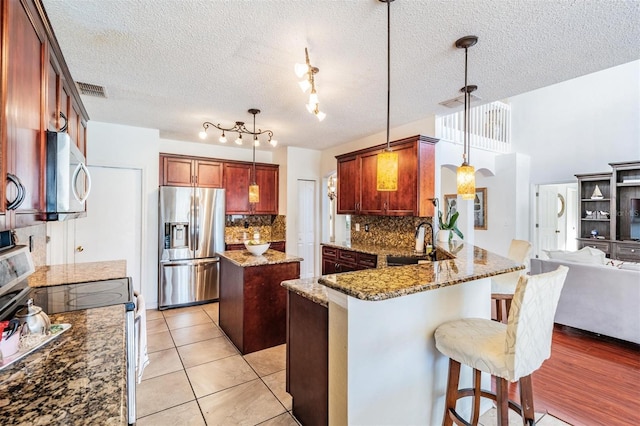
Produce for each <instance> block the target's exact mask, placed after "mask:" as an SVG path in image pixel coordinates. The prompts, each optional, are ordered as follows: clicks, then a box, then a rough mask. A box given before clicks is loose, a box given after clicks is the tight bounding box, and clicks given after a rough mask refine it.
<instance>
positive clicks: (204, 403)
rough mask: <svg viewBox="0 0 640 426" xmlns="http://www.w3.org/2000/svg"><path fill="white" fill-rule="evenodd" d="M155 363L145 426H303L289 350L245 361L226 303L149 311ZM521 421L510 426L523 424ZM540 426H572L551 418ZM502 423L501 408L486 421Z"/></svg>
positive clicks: (145, 400)
mask: <svg viewBox="0 0 640 426" xmlns="http://www.w3.org/2000/svg"><path fill="white" fill-rule="evenodd" d="M147 340H148V342H147V345H148V352H149V358H150V363H149V366H148V367H147V368H146V369H145V370H144V376H143V380H142V383H140V384H139V385H138V386H137V389H136V398H137V415H138V420H137V425H138V426H146V425H152V426H161V425H170V426H176V425H181V426H182V425H258V424H259V425H264V426H297V425H298V423H297V421H296V420H295V418H294V417H293V416H292V414H291V396H290V395H289V394H288V393H287V392H286V391H285V368H286V352H285V345H280V346H276V347H274V348H269V349H265V350H263V351H259V352H254V353H251V354H248V355H244V356H242V355H240V353H239V352H238V350H237V349H236V348H235V346H234V345H233V344H232V343H231V342H230V341H229V340H228V339H227V337H226V335H225V334H224V333H223V332H222V330H221V329H220V328H219V327H218V304H217V303H211V304H207V305H200V306H192V307H188V308H178V309H170V310H166V311H157V310H148V311H147ZM510 416H515V418H514V419H513V420H511V421H510V423H512V424H519V423H520V422H521V420H520V418H519V417H518V416H517V415H516V414H515V413H512V412H510ZM536 420H537V421H536V423H537V424H538V425H540V426H558V425H566V423H564V422H561V421H559V420H558V419H555V418H554V417H552V416H550V415H542V414H541V415H540V416H539V417H538V418H537V419H536ZM480 424H481V425H482V426H490V425H495V424H496V418H495V409H494V410H491V411H489V412H487V413H486V414H485V415H483V416H482V417H481V418H480Z"/></svg>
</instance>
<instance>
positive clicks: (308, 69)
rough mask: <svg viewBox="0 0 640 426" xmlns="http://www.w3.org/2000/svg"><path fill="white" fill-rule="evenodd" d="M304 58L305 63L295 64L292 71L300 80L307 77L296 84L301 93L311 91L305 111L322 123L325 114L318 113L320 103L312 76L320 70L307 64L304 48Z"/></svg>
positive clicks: (307, 52) (306, 53)
mask: <svg viewBox="0 0 640 426" xmlns="http://www.w3.org/2000/svg"><path fill="white" fill-rule="evenodd" d="M304 56H305V58H306V63H304V64H296V65H295V67H294V71H295V73H296V75H297V76H298V77H300V78H302V77H303V76H304V75H305V74H306V75H307V78H306V80H302V81H301V82H299V83H298V84H299V85H300V88H301V89H302V92H303V93H304V92H306V91H307V90H309V89H311V93H310V94H309V103H308V104H307V105H306V106H307V111H309V112H310V113H311V114H314V115H315V116H316V117H317V118H318V121H322V120H324V119H325V117H326V116H327V114H325V113H324V112H322V111H320V103H319V101H318V94H317V93H316V83H315V78H314V75H316V74H317V73H319V72H320V69H319V68H318V67H314V66H312V65H311V64H310V63H309V51H308V50H307V48H306V47H305V48H304Z"/></svg>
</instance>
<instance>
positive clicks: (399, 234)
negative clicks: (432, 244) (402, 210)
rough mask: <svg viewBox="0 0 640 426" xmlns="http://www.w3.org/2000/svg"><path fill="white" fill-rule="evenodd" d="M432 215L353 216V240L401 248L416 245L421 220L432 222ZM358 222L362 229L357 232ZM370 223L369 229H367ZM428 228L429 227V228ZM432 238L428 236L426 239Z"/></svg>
mask: <svg viewBox="0 0 640 426" xmlns="http://www.w3.org/2000/svg"><path fill="white" fill-rule="evenodd" d="M431 219H432V218H430V217H413V216H407V217H389V216H360V215H353V216H351V242H352V243H357V244H373V245H381V246H396V247H399V248H413V247H415V243H416V239H415V232H416V227H417V226H418V225H419V224H420V223H421V222H430V223H432V221H431ZM356 224H360V231H358V232H356ZM365 225H369V231H368V232H366V231H365ZM427 230H428V228H427ZM428 234H429V233H428V232H427V235H428ZM429 239H430V237H429V236H427V238H426V241H427V242H428V241H429Z"/></svg>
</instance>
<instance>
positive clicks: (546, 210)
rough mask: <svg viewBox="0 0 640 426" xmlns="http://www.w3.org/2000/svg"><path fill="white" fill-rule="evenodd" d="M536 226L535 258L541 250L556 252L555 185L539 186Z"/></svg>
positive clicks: (556, 214) (556, 195) (558, 233)
mask: <svg viewBox="0 0 640 426" xmlns="http://www.w3.org/2000/svg"><path fill="white" fill-rule="evenodd" d="M537 194H538V196H537V203H536V204H537V208H536V216H537V218H536V224H537V228H536V229H537V234H538V238H537V240H538V244H537V247H536V256H537V257H540V256H541V254H542V250H557V249H558V236H559V235H560V230H559V229H558V188H557V187H556V186H555V185H539V186H538V191H537Z"/></svg>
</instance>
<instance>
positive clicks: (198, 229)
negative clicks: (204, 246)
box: [194, 197, 200, 252]
mask: <svg viewBox="0 0 640 426" xmlns="http://www.w3.org/2000/svg"><path fill="white" fill-rule="evenodd" d="M195 207H196V226H195V228H196V229H195V234H196V236H195V238H194V240H195V243H194V244H195V251H196V252H197V251H198V250H199V249H200V197H197V198H196V203H195Z"/></svg>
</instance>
